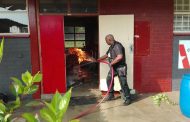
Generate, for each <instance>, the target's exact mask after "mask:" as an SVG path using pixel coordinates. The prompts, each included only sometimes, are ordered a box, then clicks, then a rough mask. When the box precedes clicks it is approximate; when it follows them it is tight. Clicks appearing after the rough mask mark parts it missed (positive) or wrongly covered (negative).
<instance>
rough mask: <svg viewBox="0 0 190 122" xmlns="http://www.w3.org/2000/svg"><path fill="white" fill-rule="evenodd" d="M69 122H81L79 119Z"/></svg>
mask: <svg viewBox="0 0 190 122" xmlns="http://www.w3.org/2000/svg"><path fill="white" fill-rule="evenodd" d="M69 122H80V121H79V120H78V119H74V120H71V121H69Z"/></svg>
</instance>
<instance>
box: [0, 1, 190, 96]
mask: <svg viewBox="0 0 190 122" xmlns="http://www.w3.org/2000/svg"><path fill="white" fill-rule="evenodd" d="M0 11H2V12H0V36H1V37H3V36H4V37H5V51H4V58H3V60H4V61H3V62H2V64H1V70H0V72H1V73H0V75H1V76H0V77H1V79H0V89H1V90H2V91H1V92H8V90H7V88H8V85H9V84H10V80H9V79H8V78H9V77H10V76H14V75H16V76H20V74H21V73H22V72H24V71H25V70H27V69H28V70H31V71H32V73H36V72H38V71H41V72H42V73H43V81H42V83H41V84H39V85H40V86H41V87H40V89H39V91H38V92H37V93H36V94H35V95H34V97H35V98H40V97H41V95H42V94H52V93H54V92H55V91H56V90H59V91H60V92H65V91H66V90H67V84H68V83H67V80H66V79H68V78H69V75H68V74H69V73H72V72H69V71H70V69H68V68H69V67H67V66H71V67H72V65H71V64H73V62H74V60H77V59H75V56H74V57H72V58H70V59H69V58H68V51H70V50H69V49H70V48H79V49H83V50H86V52H88V53H89V55H90V56H91V57H93V58H97V57H98V56H99V55H100V54H101V53H100V45H106V44H105V41H104V40H100V38H99V37H100V28H101V27H102V26H104V25H102V26H100V21H101V20H100V16H106V15H114V16H115V15H133V18H134V19H133V29H132V30H131V31H133V33H134V35H133V36H134V38H133V39H132V40H133V43H132V47H129V48H131V50H132V51H133V60H132V61H133V66H132V67H130V66H129V67H130V69H133V70H132V77H133V78H132V79H133V80H132V81H133V87H134V88H135V89H137V90H138V91H139V92H144V93H147V92H162V91H165V92H166V91H172V90H178V89H179V86H180V80H181V77H182V75H183V74H184V73H188V72H189V71H190V70H189V69H188V68H190V61H189V59H190V58H189V56H188V51H189V50H190V47H189V46H188V45H189V43H190V36H189V35H190V1H189V0H174V1H173V0H157V1H153V0H117V1H116V0H59V1H57V0H39V1H37V0H21V1H19V2H17V1H11V0H1V2H0ZM8 15H9V16H8ZM108 22H109V21H108ZM113 24H115V25H117V24H118V23H113ZM184 45H185V46H184ZM128 65H129V64H128ZM96 73H97V72H96ZM99 73H100V72H99V71H98V73H97V74H99ZM73 76H74V75H73ZM71 78H72V77H71ZM97 78H98V79H99V75H98V76H97ZM99 80H100V79H99Z"/></svg>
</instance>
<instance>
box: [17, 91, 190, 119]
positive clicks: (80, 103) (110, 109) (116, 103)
mask: <svg viewBox="0 0 190 122" xmlns="http://www.w3.org/2000/svg"><path fill="white" fill-rule="evenodd" d="M88 93H89V94H88V95H87V96H84V94H78V95H82V96H78V97H77V96H76V92H73V98H72V99H71V104H70V106H69V108H68V111H67V113H66V116H65V118H64V120H63V122H68V121H69V120H70V119H72V118H73V117H75V116H76V115H78V114H79V113H80V112H82V111H84V110H85V109H88V108H89V106H92V105H93V104H94V103H96V101H98V100H100V99H101V98H100V97H97V96H92V95H93V94H94V93H95V94H96V95H97V94H99V92H98V91H97V90H95V89H91V90H89V92H88ZM166 94H167V95H168V96H169V98H170V99H171V100H172V101H174V102H177V103H178V100H179V91H174V92H168V93H166ZM153 95H155V94H140V95H138V97H137V99H136V100H134V101H133V102H132V104H130V105H129V106H124V105H123V100H121V98H120V97H117V98H118V99H116V100H113V101H109V102H104V103H102V104H101V105H100V107H99V108H97V109H96V111H94V112H93V113H91V114H89V115H87V116H84V117H82V118H80V122H190V119H189V118H186V117H184V116H183V115H182V114H181V112H180V109H179V105H175V106H173V105H168V104H166V103H162V104H161V106H160V107H159V106H157V105H154V103H153V100H152V98H151V96H153ZM39 108H41V107H33V108H26V107H23V108H21V109H20V110H18V111H17V112H16V113H15V116H16V115H19V113H22V112H23V111H27V112H37V111H38V109H39ZM17 121H18V122H21V121H23V120H22V119H18V120H16V122H17Z"/></svg>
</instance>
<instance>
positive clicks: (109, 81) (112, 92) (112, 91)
mask: <svg viewBox="0 0 190 122" xmlns="http://www.w3.org/2000/svg"><path fill="white" fill-rule="evenodd" d="M111 80H112V74H111V71H109V73H108V75H107V78H106V82H107V86H108V90H109V87H111V88H110V92H109V95H108V97H107V98H106V100H112V99H114V81H113V82H112V86H110V85H111ZM113 80H114V79H113Z"/></svg>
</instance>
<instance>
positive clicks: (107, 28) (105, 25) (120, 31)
mask: <svg viewBox="0 0 190 122" xmlns="http://www.w3.org/2000/svg"><path fill="white" fill-rule="evenodd" d="M107 34H113V35H114V37H115V40H116V41H119V42H121V43H122V44H123V46H124V47H125V55H126V62H127V66H128V69H127V74H128V75H127V80H128V85H129V87H130V88H133V44H134V15H100V16H99V52H100V56H102V55H104V54H106V51H107V50H108V48H109V46H108V45H107V44H106V42H105V36H106V35H107ZM108 71H109V67H108V66H106V65H105V64H100V90H102V91H107V89H108V88H107V84H106V77H107V73H108ZM114 80H115V81H114V83H115V87H114V89H115V91H119V90H120V89H121V87H120V84H119V80H118V77H115V79H114Z"/></svg>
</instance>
